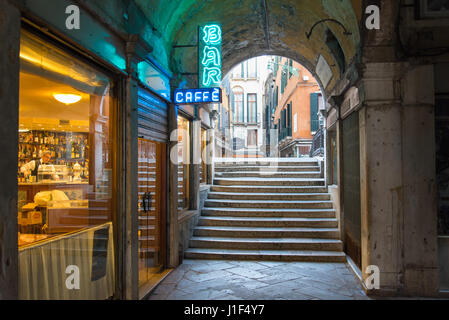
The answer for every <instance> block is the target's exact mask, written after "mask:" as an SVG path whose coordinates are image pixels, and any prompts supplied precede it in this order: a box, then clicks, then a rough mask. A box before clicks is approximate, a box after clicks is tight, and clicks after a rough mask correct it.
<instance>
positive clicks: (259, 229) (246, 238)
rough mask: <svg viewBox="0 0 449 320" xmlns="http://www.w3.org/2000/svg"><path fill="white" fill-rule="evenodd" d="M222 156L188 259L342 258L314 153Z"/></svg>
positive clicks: (187, 253) (302, 259)
mask: <svg viewBox="0 0 449 320" xmlns="http://www.w3.org/2000/svg"><path fill="white" fill-rule="evenodd" d="M226 160H230V161H225V160H221V161H222V162H221V163H216V165H215V171H216V172H215V177H214V185H213V186H212V188H211V192H209V195H208V199H207V200H206V202H205V206H204V208H203V210H202V212H201V217H200V220H199V225H198V226H197V227H196V228H195V230H194V236H193V238H192V239H191V241H190V248H189V249H187V250H186V252H185V256H186V258H189V259H227V260H257V261H302V262H306V261H309V262H345V261H346V256H345V254H344V253H343V245H342V241H341V239H340V236H339V231H338V221H337V218H336V213H335V210H334V209H333V204H332V201H331V197H330V194H329V193H328V189H327V187H326V185H325V181H324V173H323V168H322V167H321V166H320V162H319V161H318V160H317V159H315V158H310V159H309V158H305V159H285V158H283V159H274V160H275V161H273V159H271V160H268V159H257V160H256V159H252V160H251V159H246V160H244V159H240V160H243V161H240V162H237V163H235V162H234V161H238V160H231V159H226Z"/></svg>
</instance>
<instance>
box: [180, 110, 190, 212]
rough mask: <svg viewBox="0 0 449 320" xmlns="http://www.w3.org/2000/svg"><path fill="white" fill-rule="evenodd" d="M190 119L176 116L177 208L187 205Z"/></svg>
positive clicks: (181, 208)
mask: <svg viewBox="0 0 449 320" xmlns="http://www.w3.org/2000/svg"><path fill="white" fill-rule="evenodd" d="M189 164H190V121H189V120H187V119H186V118H184V117H182V116H178V209H179V210H181V211H182V210H184V209H188V207H189V167H190V166H189Z"/></svg>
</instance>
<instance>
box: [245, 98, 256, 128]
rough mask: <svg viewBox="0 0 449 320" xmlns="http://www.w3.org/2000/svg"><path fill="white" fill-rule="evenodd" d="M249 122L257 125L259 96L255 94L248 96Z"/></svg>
mask: <svg viewBox="0 0 449 320" xmlns="http://www.w3.org/2000/svg"><path fill="white" fill-rule="evenodd" d="M247 104H248V122H249V123H257V95H256V94H255V93H249V94H248V102H247Z"/></svg>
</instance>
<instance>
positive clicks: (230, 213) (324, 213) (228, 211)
mask: <svg viewBox="0 0 449 320" xmlns="http://www.w3.org/2000/svg"><path fill="white" fill-rule="evenodd" d="M201 214H202V215H203V216H213V217H217V216H218V217H271V218H276V217H278V218H335V210H333V209H262V208H257V209H252V208H242V209H237V208H212V207H211V208H203V210H202V211H201Z"/></svg>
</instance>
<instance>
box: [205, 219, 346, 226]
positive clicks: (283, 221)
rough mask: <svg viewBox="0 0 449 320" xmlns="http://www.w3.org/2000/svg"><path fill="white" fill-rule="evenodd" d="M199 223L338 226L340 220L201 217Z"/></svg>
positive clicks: (212, 224) (220, 224)
mask: <svg viewBox="0 0 449 320" xmlns="http://www.w3.org/2000/svg"><path fill="white" fill-rule="evenodd" d="M198 225H199V226H226V227H257V228H258V227H266V228H277V227H281V228H282V227H292V228H337V227H338V221H337V219H332V218H265V217H255V218H249V217H246V218H236V217H200V219H199V221H198Z"/></svg>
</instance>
